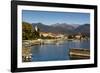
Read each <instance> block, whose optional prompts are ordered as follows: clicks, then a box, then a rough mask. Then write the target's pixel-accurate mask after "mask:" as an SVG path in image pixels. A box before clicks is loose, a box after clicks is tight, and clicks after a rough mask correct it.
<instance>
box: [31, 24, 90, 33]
mask: <svg viewBox="0 0 100 73" xmlns="http://www.w3.org/2000/svg"><path fill="white" fill-rule="evenodd" d="M32 25H33V27H35V26H37V27H38V28H40V31H41V32H52V33H62V34H77V33H83V34H86V35H90V24H83V25H79V24H72V25H71V24H67V23H56V24H52V25H45V24H42V23H32Z"/></svg>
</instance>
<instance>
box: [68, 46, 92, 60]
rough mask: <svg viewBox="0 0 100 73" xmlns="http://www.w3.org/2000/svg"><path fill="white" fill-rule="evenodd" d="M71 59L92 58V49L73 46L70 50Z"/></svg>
mask: <svg viewBox="0 0 100 73" xmlns="http://www.w3.org/2000/svg"><path fill="white" fill-rule="evenodd" d="M69 56H70V59H71V60H75V59H90V50H89V49H83V48H72V49H70V50H69Z"/></svg>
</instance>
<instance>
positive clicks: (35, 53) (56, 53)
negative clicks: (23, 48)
mask: <svg viewBox="0 0 100 73" xmlns="http://www.w3.org/2000/svg"><path fill="white" fill-rule="evenodd" d="M70 48H80V49H81V48H82V49H84V48H85V49H90V41H89V40H82V41H80V40H74V41H62V42H60V44H59V43H55V44H48V45H36V46H32V61H33V62H34V61H55V60H69V59H70V58H69V49H70Z"/></svg>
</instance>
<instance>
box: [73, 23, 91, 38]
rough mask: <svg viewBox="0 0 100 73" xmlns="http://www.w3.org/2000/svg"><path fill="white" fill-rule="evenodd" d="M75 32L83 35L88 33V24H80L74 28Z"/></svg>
mask: <svg viewBox="0 0 100 73" xmlns="http://www.w3.org/2000/svg"><path fill="white" fill-rule="evenodd" d="M74 32H75V33H82V34H85V35H88V36H89V35H90V24H84V25H80V26H79V27H77V28H76V29H75V30H74Z"/></svg>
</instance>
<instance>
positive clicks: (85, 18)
mask: <svg viewBox="0 0 100 73" xmlns="http://www.w3.org/2000/svg"><path fill="white" fill-rule="evenodd" d="M22 21H24V22H28V23H39V22H41V23H43V24H45V25H52V24H56V23H67V24H80V25H82V24H90V14H89V13H79V12H78V13H75V12H51V11H34V10H22Z"/></svg>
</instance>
